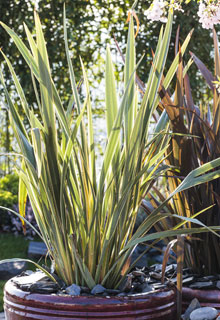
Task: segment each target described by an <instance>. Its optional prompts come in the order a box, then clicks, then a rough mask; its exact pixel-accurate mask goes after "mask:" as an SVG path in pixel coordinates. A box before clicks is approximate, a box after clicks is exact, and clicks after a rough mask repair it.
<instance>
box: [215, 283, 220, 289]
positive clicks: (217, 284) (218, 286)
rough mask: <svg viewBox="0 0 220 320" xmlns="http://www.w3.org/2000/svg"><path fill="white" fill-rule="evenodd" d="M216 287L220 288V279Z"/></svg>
mask: <svg viewBox="0 0 220 320" xmlns="http://www.w3.org/2000/svg"><path fill="white" fill-rule="evenodd" d="M216 288H218V289H220V281H217V282H216Z"/></svg>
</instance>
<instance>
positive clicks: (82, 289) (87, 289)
mask: <svg viewBox="0 0 220 320" xmlns="http://www.w3.org/2000/svg"><path fill="white" fill-rule="evenodd" d="M80 289H81V294H82V293H85V294H90V289H89V288H88V287H83V286H82V287H80Z"/></svg>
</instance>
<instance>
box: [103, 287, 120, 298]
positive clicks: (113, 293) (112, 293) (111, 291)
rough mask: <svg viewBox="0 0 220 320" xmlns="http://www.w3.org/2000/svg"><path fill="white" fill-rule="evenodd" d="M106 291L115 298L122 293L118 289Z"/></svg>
mask: <svg viewBox="0 0 220 320" xmlns="http://www.w3.org/2000/svg"><path fill="white" fill-rule="evenodd" d="M105 291H106V293H107V294H109V295H115V296H116V295H117V294H119V293H120V290H117V289H105Z"/></svg>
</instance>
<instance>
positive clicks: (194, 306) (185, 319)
mask: <svg viewBox="0 0 220 320" xmlns="http://www.w3.org/2000/svg"><path fill="white" fill-rule="evenodd" d="M199 308H201V305H200V303H199V300H198V299H196V298H194V299H193V300H192V302H191V303H190V305H189V306H188V308H187V309H186V311H185V313H184V315H183V316H182V319H183V320H190V318H189V317H190V314H191V313H192V312H193V311H194V310H196V309H199Z"/></svg>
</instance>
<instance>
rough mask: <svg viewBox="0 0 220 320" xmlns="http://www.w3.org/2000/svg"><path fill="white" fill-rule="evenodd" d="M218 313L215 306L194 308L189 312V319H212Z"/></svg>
mask: <svg viewBox="0 0 220 320" xmlns="http://www.w3.org/2000/svg"><path fill="white" fill-rule="evenodd" d="M217 315H218V311H217V310H216V309H215V308H211V307H203V308H199V309H196V310H194V311H193V312H192V313H191V314H190V320H214V319H215V318H216V317H217Z"/></svg>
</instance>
